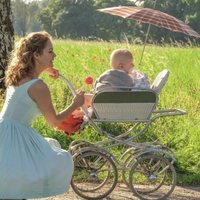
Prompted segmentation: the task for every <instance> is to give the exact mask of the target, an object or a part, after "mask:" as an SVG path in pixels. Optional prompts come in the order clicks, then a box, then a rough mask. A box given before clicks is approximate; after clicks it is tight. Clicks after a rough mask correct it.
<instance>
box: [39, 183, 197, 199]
mask: <svg viewBox="0 0 200 200" xmlns="http://www.w3.org/2000/svg"><path fill="white" fill-rule="evenodd" d="M81 199H82V198H81V197H79V196H78V195H76V194H75V192H74V191H73V190H72V188H70V191H69V193H65V194H63V195H58V196H54V197H49V198H43V199H40V200H81ZM38 200H39V199H38ZM104 200H138V198H136V197H134V196H133V195H132V193H131V192H130V191H129V190H128V189H127V188H126V186H125V185H124V184H118V185H117V187H116V188H115V189H114V191H113V192H112V193H111V194H110V195H109V196H108V197H107V198H105V199H104ZM168 200H200V186H197V187H179V186H176V188H175V190H174V192H173V193H172V195H171V196H170V197H169V198H168Z"/></svg>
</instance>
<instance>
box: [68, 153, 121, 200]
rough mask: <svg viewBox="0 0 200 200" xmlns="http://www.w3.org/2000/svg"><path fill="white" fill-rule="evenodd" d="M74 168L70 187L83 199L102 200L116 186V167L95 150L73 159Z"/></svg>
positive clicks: (104, 155)
mask: <svg viewBox="0 0 200 200" xmlns="http://www.w3.org/2000/svg"><path fill="white" fill-rule="evenodd" d="M74 166H75V167H74V174H73V177H72V181H71V186H72V188H73V190H74V192H75V193H76V194H78V195H79V196H80V197H82V198H84V199H89V200H95V199H103V198H105V197H106V196H108V195H109V194H110V193H111V192H112V191H113V189H114V188H115V186H116V184H117V179H118V172H117V168H116V165H115V163H114V161H113V160H112V158H111V157H110V156H108V155H106V154H105V153H102V152H98V151H95V150H91V151H86V152H83V153H80V154H78V155H76V156H75V157H74ZM77 174H78V175H77ZM80 176H82V177H80ZM105 188H106V189H105Z"/></svg>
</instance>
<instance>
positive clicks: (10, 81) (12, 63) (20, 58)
mask: <svg viewBox="0 0 200 200" xmlns="http://www.w3.org/2000/svg"><path fill="white" fill-rule="evenodd" d="M49 40H51V36H50V35H49V34H48V33H47V32H45V31H42V32H33V33H30V34H29V35H27V36H26V37H24V38H22V39H20V41H19V42H18V43H17V44H16V46H15V48H14V50H13V51H12V52H11V59H10V60H9V64H8V68H7V70H6V74H5V85H6V87H7V86H10V85H14V86H17V85H18V83H19V81H20V80H22V79H23V78H25V77H28V76H29V77H31V76H32V73H33V70H34V68H35V61H34V57H33V54H34V52H36V53H38V54H40V55H41V54H42V53H43V49H44V48H45V46H46V43H47V41H49Z"/></svg>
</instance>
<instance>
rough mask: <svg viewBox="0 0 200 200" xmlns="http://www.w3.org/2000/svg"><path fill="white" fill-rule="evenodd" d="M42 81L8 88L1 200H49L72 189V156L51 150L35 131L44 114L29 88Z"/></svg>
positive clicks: (2, 119)
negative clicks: (44, 199)
mask: <svg viewBox="0 0 200 200" xmlns="http://www.w3.org/2000/svg"><path fill="white" fill-rule="evenodd" d="M38 80H39V79H33V80H31V81H28V82H26V83H24V84H23V85H21V86H19V87H14V86H10V87H8V89H7V93H6V100H5V103H4V106H3V109H2V111H1V113H0V199H22V198H24V199H26V198H42V197H48V196H53V195H57V194H61V193H64V192H66V191H68V189H69V186H70V181H71V177H72V173H73V170H74V165H73V160H72V156H71V154H70V153H69V152H67V151H65V150H63V149H61V148H58V147H51V146H50V144H49V143H48V142H47V140H45V139H44V138H43V137H42V136H41V135H40V134H39V133H37V132H36V131H35V130H34V129H33V128H31V123H32V121H33V120H34V118H35V117H36V116H38V115H39V114H40V111H39V109H38V107H37V105H36V103H35V102H34V101H33V100H32V99H31V98H30V96H29V95H28V88H29V87H30V86H31V85H32V84H34V83H35V82H36V81H38Z"/></svg>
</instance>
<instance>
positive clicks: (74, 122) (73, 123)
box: [57, 114, 83, 136]
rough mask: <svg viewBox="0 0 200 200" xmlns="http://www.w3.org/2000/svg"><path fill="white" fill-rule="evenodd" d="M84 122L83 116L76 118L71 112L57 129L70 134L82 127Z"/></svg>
mask: <svg viewBox="0 0 200 200" xmlns="http://www.w3.org/2000/svg"><path fill="white" fill-rule="evenodd" d="M82 123H83V116H82V117H78V118H74V115H73V114H71V115H69V116H68V117H67V118H66V119H65V120H64V121H63V122H62V123H61V124H60V125H59V126H58V127H57V129H58V130H60V131H64V132H65V133H66V134H67V135H69V136H70V135H73V133H75V132H76V131H78V130H79V129H80V127H81V124H82Z"/></svg>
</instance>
